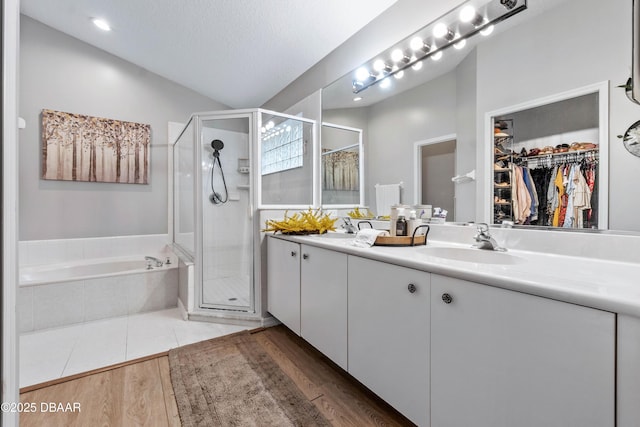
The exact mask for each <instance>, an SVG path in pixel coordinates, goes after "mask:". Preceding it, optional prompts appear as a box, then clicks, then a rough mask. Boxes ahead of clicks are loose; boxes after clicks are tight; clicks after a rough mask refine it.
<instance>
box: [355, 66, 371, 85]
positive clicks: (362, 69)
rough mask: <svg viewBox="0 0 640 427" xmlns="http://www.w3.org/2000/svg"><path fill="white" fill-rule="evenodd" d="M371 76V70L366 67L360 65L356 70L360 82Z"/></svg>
mask: <svg viewBox="0 0 640 427" xmlns="http://www.w3.org/2000/svg"><path fill="white" fill-rule="evenodd" d="M369 76H370V74H369V70H367V69H366V68H365V67H360V68H358V69H357V70H356V80H357V81H359V82H364V81H365V80H367V79H368V78H369Z"/></svg>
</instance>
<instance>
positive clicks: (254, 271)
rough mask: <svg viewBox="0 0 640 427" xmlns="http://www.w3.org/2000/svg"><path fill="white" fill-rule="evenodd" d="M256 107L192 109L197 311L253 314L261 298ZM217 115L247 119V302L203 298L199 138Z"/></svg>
mask: <svg viewBox="0 0 640 427" xmlns="http://www.w3.org/2000/svg"><path fill="white" fill-rule="evenodd" d="M258 111H259V110H257V109H248V110H221V111H209V112H203V113H195V114H194V117H196V118H197V120H196V123H195V135H196V138H197V141H196V147H195V150H194V152H195V161H194V164H195V165H196V167H195V174H194V175H195V177H194V179H195V182H196V183H197V186H196V188H197V191H196V192H195V224H194V233H195V236H194V237H195V269H194V285H195V289H194V290H195V292H194V294H195V295H194V296H195V301H194V302H195V307H194V309H195V310H196V311H205V312H209V311H211V310H217V311H222V312H224V313H227V314H228V315H230V316H235V315H239V316H243V315H254V314H255V313H257V310H256V301H257V298H260V295H259V294H260V292H259V290H258V289H256V288H257V286H256V284H257V283H258V282H259V281H258V280H257V278H259V277H260V262H256V260H260V252H259V248H260V245H259V241H258V242H256V240H257V239H259V238H260V233H259V232H258V231H259V230H257V224H256V223H257V221H255V218H256V215H255V213H256V212H255V206H256V203H255V175H256V174H255V173H254V169H253V165H254V157H255V152H256V151H255V150H256V147H255V145H256V144H255V142H254V138H255V132H256V129H258V128H257V127H256V125H257V116H258ZM220 119H248V120H249V170H250V171H251V175H250V177H249V182H250V184H249V209H248V210H249V212H248V213H247V214H248V220H249V221H251V234H252V236H251V248H250V253H251V273H250V286H249V306H248V307H247V306H231V305H225V304H210V303H205V302H204V274H203V269H204V267H205V265H204V243H203V240H204V218H203V210H204V205H203V203H204V197H203V194H204V187H203V185H202V183H203V181H202V179H203V170H202V169H203V168H202V161H203V144H204V141H203V140H202V131H203V128H204V126H203V125H202V123H203V121H205V120H220Z"/></svg>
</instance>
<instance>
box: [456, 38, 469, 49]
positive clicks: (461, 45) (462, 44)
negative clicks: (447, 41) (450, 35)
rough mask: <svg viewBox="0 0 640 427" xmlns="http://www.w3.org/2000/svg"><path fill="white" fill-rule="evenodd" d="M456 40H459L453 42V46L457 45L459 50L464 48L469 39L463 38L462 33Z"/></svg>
mask: <svg viewBox="0 0 640 427" xmlns="http://www.w3.org/2000/svg"><path fill="white" fill-rule="evenodd" d="M456 40H458V41H457V42H455V43H454V44H453V47H455V48H456V49H458V50H460V49H462V48H464V47H465V46H466V45H467V39H461V38H460V35H458V37H456Z"/></svg>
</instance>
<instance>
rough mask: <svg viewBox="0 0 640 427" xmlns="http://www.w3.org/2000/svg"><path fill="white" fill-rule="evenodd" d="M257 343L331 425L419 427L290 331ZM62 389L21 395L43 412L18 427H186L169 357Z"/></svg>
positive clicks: (263, 336)
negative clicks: (59, 407)
mask: <svg viewBox="0 0 640 427" xmlns="http://www.w3.org/2000/svg"><path fill="white" fill-rule="evenodd" d="M254 337H255V338H256V339H257V340H258V342H259V343H260V344H261V345H262V346H263V347H264V349H265V350H266V351H267V353H268V354H269V355H270V356H271V357H272V358H273V359H274V360H275V361H276V362H277V363H278V365H279V366H280V368H281V369H282V370H283V371H284V372H285V373H286V374H287V375H288V376H289V377H290V378H291V379H292V380H293V382H294V383H295V384H296V385H297V386H298V387H299V388H300V390H301V391H302V393H303V394H304V395H305V397H307V399H309V401H311V402H313V404H314V405H315V406H316V407H317V408H318V409H319V410H320V412H321V413H322V414H323V415H324V416H325V418H327V419H328V420H329V421H330V422H331V423H332V425H334V426H411V425H413V424H412V423H411V422H410V421H408V420H407V419H406V418H404V417H403V416H402V415H400V414H399V413H397V412H396V411H395V410H394V409H393V408H391V407H390V406H389V405H387V404H386V403H385V402H383V401H382V400H381V399H379V398H378V397H376V396H375V395H374V394H373V393H371V392H369V391H368V390H367V389H366V388H364V387H363V386H362V385H360V384H359V383H358V382H357V381H355V380H353V379H352V378H351V377H350V376H349V375H348V374H346V373H345V372H344V371H342V370H341V369H340V368H339V367H337V366H336V365H335V364H333V363H332V362H331V361H329V360H328V359H327V358H325V357H324V356H323V355H322V354H320V353H319V352H318V351H316V350H315V349H314V348H313V347H311V346H310V345H309V344H307V343H306V342H305V341H303V340H302V339H300V338H299V337H297V336H296V335H294V334H293V333H291V332H290V331H289V330H288V329H286V328H285V327H283V326H276V327H273V328H267V329H261V330H257V331H256V332H255V334H254ZM60 381H62V382H58V383H56V384H51V385H45V386H43V387H40V388H37V387H30V388H29V390H26V391H24V392H23V393H21V401H22V402H23V403H35V405H36V406H37V409H38V410H37V411H36V412H35V413H22V414H21V415H20V426H22V427H30V426H38V427H41V426H47V427H53V426H61V427H62V426H64V427H68V426H78V427H84V426H153V427H159V426H169V427H173V426H179V425H180V419H179V416H178V409H177V407H176V403H175V398H174V395H173V388H172V387H171V380H170V376H169V360H168V357H167V356H166V355H161V356H159V357H155V358H152V359H149V360H143V361H140V362H137V363H132V364H127V365H124V366H119V367H114V368H113V369H105V370H102V371H101V372H96V373H92V374H89V375H83V376H76V377H75V378H73V379H70V380H68V381H64V379H62V380H60ZM43 402H44V403H45V404H46V403H48V402H53V403H55V404H59V403H62V404H67V403H70V404H73V403H75V402H77V403H79V404H80V408H81V409H80V411H70V412H42V411H40V409H41V406H42V403H43Z"/></svg>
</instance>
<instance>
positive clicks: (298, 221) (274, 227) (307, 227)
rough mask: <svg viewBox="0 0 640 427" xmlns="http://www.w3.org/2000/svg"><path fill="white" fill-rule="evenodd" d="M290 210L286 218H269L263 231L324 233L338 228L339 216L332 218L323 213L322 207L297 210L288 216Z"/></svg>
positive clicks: (286, 213) (285, 215)
mask: <svg viewBox="0 0 640 427" xmlns="http://www.w3.org/2000/svg"><path fill="white" fill-rule="evenodd" d="M288 213H289V212H288V211H287V212H285V214H284V219H283V220H281V221H276V220H273V219H268V220H267V221H266V223H265V225H266V228H265V229H264V230H262V231H264V232H270V231H273V232H274V233H277V232H278V231H279V232H281V233H282V234H324V233H326V232H327V231H334V230H335V229H336V227H335V223H336V221H337V219H338V218H330V217H329V215H328V214H326V213H322V210H321V209H317V210H315V211H314V210H313V209H311V208H309V209H308V210H307V211H305V212H297V213H294V214H293V215H291V216H288Z"/></svg>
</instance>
